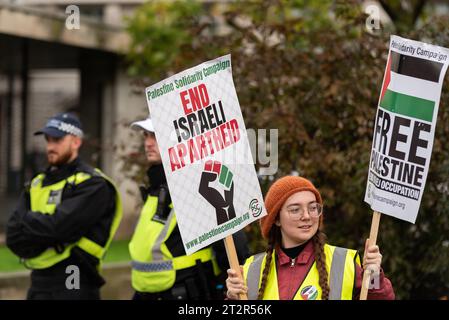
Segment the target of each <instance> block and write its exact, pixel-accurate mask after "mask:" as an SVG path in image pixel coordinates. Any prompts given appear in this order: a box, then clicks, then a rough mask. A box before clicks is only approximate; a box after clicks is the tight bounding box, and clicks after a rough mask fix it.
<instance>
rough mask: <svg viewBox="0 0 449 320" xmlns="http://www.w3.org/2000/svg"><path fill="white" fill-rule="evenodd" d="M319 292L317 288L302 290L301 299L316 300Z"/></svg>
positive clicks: (310, 287) (309, 287)
mask: <svg viewBox="0 0 449 320" xmlns="http://www.w3.org/2000/svg"><path fill="white" fill-rule="evenodd" d="M317 296H318V290H317V288H316V287H315V286H307V287H305V288H303V289H302V290H301V297H302V298H303V299H304V300H316V298H317Z"/></svg>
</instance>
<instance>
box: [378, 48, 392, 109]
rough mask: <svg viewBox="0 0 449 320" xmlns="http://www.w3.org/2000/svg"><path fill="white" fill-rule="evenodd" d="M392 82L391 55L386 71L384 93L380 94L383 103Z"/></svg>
mask: <svg viewBox="0 0 449 320" xmlns="http://www.w3.org/2000/svg"><path fill="white" fill-rule="evenodd" d="M390 80H391V54H389V55H388V62H387V68H386V69H385V76H384V85H383V86H382V92H381V93H380V100H381V101H382V99H383V98H384V95H385V92H387V88H388V85H389V84H390Z"/></svg>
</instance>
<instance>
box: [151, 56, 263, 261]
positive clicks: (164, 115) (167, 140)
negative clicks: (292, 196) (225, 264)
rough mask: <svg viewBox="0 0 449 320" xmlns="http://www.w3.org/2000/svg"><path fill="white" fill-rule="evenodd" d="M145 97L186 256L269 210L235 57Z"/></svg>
mask: <svg viewBox="0 0 449 320" xmlns="http://www.w3.org/2000/svg"><path fill="white" fill-rule="evenodd" d="M146 97H147V102H148V108H149V110H150V115H151V118H152V119H153V124H154V128H155V134H156V140H157V141H158V145H159V150H160V151H161V156H162V162H163V166H164V171H165V174H166V176H167V182H168V186H169V189H170V195H171V198H172V201H173V206H174V212H175V214H176V219H177V221H178V225H179V230H180V232H181V237H182V239H183V243H184V247H185V250H186V252H187V254H191V253H193V252H195V251H197V250H199V249H201V248H203V247H205V246H207V245H209V244H211V243H213V242H215V241H217V240H220V239H223V238H225V237H226V236H229V235H231V234H233V233H235V232H236V231H238V230H240V229H242V228H243V227H245V226H246V225H248V224H249V223H251V222H253V221H254V220H257V219H259V218H261V217H262V216H264V215H266V210H265V207H264V204H263V197H262V193H261V190H260V186H259V181H258V179H257V174H256V171H255V167H254V162H253V159H252V155H251V150H250V145H249V141H248V137H247V134H246V128H245V123H244V121H243V117H242V113H241V110H240V104H239V101H238V98H237V93H236V91H235V87H234V81H233V79H232V68H231V56H230V55H226V56H223V57H220V58H217V59H215V60H211V61H207V62H204V63H202V64H200V65H198V66H196V67H193V68H190V69H188V70H185V71H183V72H181V73H178V74H175V75H173V76H171V77H169V78H167V79H165V80H163V81H161V82H159V83H156V84H155V85H152V86H150V87H148V88H147V89H146Z"/></svg>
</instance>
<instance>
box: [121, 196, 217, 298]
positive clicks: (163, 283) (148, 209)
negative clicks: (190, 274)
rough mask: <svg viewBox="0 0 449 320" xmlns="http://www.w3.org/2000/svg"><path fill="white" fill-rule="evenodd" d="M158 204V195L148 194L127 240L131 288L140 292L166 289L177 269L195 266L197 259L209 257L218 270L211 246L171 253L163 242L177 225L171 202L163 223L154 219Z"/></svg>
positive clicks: (204, 259) (169, 285)
mask: <svg viewBox="0 0 449 320" xmlns="http://www.w3.org/2000/svg"><path fill="white" fill-rule="evenodd" d="M157 205H158V197H156V196H148V197H147V200H146V201H145V204H144V206H143V208H142V211H141V213H140V218H139V221H138V223H137V226H136V229H135V231H134V235H133V237H132V239H131V242H130V243H129V252H130V255H131V259H132V272H131V282H132V286H133V288H134V289H135V290H136V291H139V292H151V293H156V292H161V291H165V290H167V289H169V288H171V287H172V286H173V285H174V283H175V280H176V271H177V270H182V269H187V268H191V267H193V266H195V265H196V260H201V262H202V263H204V262H208V261H212V264H213V266H214V272H215V274H218V272H219V269H218V266H217V264H216V260H215V257H214V255H213V251H212V248H210V247H209V248H206V249H202V250H199V251H197V252H195V253H193V254H191V255H189V256H187V255H184V256H179V257H173V255H172V254H171V252H170V250H169V249H168V248H167V245H166V243H165V242H166V241H167V239H168V238H169V237H170V235H171V234H172V232H173V229H174V228H175V226H176V216H175V213H174V210H173V204H170V208H171V211H170V213H169V215H168V217H167V220H166V222H165V224H164V223H161V222H159V221H155V220H154V219H153V218H154V216H155V214H156V211H157Z"/></svg>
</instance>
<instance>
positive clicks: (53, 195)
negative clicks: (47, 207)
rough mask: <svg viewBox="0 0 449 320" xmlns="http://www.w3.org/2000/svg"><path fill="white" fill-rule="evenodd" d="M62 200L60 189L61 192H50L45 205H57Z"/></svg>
mask: <svg viewBox="0 0 449 320" xmlns="http://www.w3.org/2000/svg"><path fill="white" fill-rule="evenodd" d="M61 199H62V189H61V190H52V191H50V195H49V196H48V201H47V204H54V205H59V204H60V203H61Z"/></svg>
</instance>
